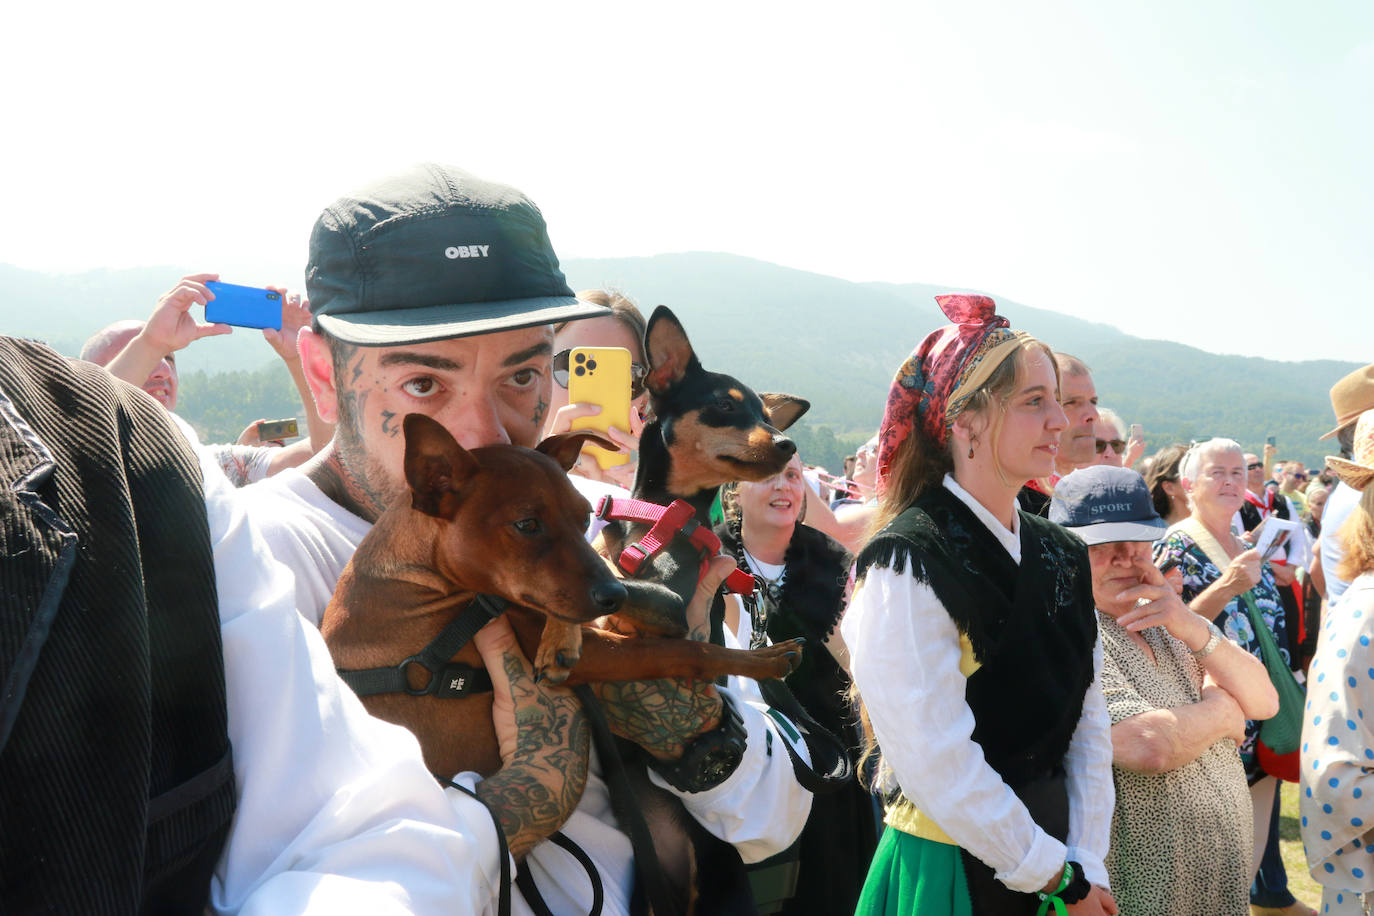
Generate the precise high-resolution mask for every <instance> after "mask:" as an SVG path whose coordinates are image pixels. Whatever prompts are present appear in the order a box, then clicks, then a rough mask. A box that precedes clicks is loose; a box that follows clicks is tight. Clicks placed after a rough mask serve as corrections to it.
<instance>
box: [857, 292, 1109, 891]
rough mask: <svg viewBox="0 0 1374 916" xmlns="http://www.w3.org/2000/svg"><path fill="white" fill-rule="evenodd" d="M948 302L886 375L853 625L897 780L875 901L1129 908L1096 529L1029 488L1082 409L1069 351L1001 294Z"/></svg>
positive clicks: (885, 754)
mask: <svg viewBox="0 0 1374 916" xmlns="http://www.w3.org/2000/svg"><path fill="white" fill-rule="evenodd" d="M936 301H937V302H939V304H940V307H941V309H943V310H944V312H945V314H946V315H947V316H949V318H950V319H951V320H952V321H953V322H955V324H953V325H950V326H947V327H944V328H941V329H939V330H937V331H935V332H934V333H932V334H931V335H930V336H928V337H927V338H926V339H925V340H924V341H923V342H922V343H921V344H920V345H919V346H918V347H917V348H916V351H915V352H914V353H913V354H912V355H911V358H910V359H908V360H907V362H906V363H905V364H904V365H903V366H902V367H901V369H899V370H898V373H897V376H896V378H895V380H894V381H893V384H892V388H891V391H890V393H889V394H888V400H887V408H886V411H885V413H884V416H883V424H882V429H881V432H880V446H879V450H878V490H879V494H880V495H879V519H878V524H879V526H880V528H881V530H880V531H879V532H878V533H877V534H876V535H875V536H874V537H873V539H872V540H871V541H870V542H869V544H868V545H867V547H865V548H864V550H863V551H862V553H861V554H860V556H859V559H858V575H859V577H860V583H859V585H858V587H857V590H856V592H855V595H854V598H853V601H852V603H851V605H850V607H849V610H848V611H847V612H846V615H845V619H844V622H843V624H842V625H841V633H842V634H843V637H844V640H845V643H846V644H847V646H848V647H849V651H850V663H851V673H852V675H853V678H854V682H855V685H856V687H857V691H858V693H859V695H860V697H861V700H862V703H863V707H864V710H865V712H866V718H867V720H868V722H869V724H870V725H871V729H870V734H869V738H870V740H873V739H876V744H877V746H878V748H880V753H881V759H880V762H879V765H878V777H877V782H878V785H879V787H880V788H881V789H882V790H883V791H884V792H885V793H886V794H887V797H888V800H889V801H888V805H887V814H886V818H885V820H886V823H887V829H886V830H885V831H884V833H883V837H882V840H881V842H880V844H879V848H878V852H877V854H876V856H875V857H874V860H873V865H872V867H871V868H870V870H869V873H868V880H867V882H866V883H865V885H864V891H863V895H862V897H861V899H860V901H859V907H858V910H857V912H858V913H860V914H898V913H901V914H909V913H941V914H971V913H978V914H994V916H1001V914H1026V916H1030V914H1033V913H1035V912H1036V911H1037V908H1041V909H1042V910H1043V909H1044V908H1045V907H1047V906H1048V905H1050V904H1053V905H1054V906H1055V910H1056V912H1059V913H1063V912H1065V910H1064V907H1065V906H1067V912H1069V913H1073V914H1093V916H1097V914H1104V913H1115V912H1116V904H1115V902H1114V901H1113V899H1112V896H1111V894H1110V892H1109V891H1108V890H1107V871H1106V867H1105V865H1104V859H1105V857H1106V853H1107V845H1108V841H1109V837H1110V832H1111V817H1112V807H1113V790H1112V778H1111V762H1112V748H1111V738H1110V730H1109V728H1110V727H1109V724H1108V719H1107V713H1106V705H1105V701H1104V700H1103V695H1102V688H1101V683H1100V670H1101V664H1102V654H1101V645H1100V643H1099V641H1098V638H1097V624H1096V618H1095V616H1094V610H1093V598H1092V577H1091V574H1090V571H1089V567H1088V555H1087V548H1086V547H1084V545H1083V542H1082V541H1080V540H1078V539H1077V538H1075V537H1074V536H1073V535H1071V534H1069V533H1067V532H1065V531H1063V530H1062V529H1060V528H1059V527H1058V526H1056V525H1053V524H1051V523H1050V522H1048V521H1046V520H1044V519H1041V518H1038V517H1035V516H1032V515H1029V514H1027V513H1025V512H1020V511H1018V509H1017V503H1016V495H1017V492H1018V491H1019V490H1020V487H1021V484H1022V483H1023V482H1024V481H1026V480H1028V479H1031V478H1036V477H1048V476H1049V475H1050V474H1051V473H1052V471H1053V469H1054V460H1055V456H1056V454H1057V452H1058V448H1059V439H1060V433H1061V432H1062V431H1063V429H1064V428H1065V426H1066V420H1065V416H1064V411H1063V410H1062V409H1061V408H1060V406H1059V402H1058V400H1057V398H1056V394H1057V390H1058V375H1057V372H1056V369H1055V363H1054V360H1053V358H1052V356H1051V354H1050V351H1049V349H1048V348H1047V347H1045V346H1044V345H1043V344H1041V343H1040V342H1039V341H1037V340H1035V339H1034V338H1032V337H1030V336H1028V335H1026V334H1025V333H1024V332H1015V331H1012V330H1011V329H1010V328H1009V327H1008V325H1007V321H1006V319H1004V318H1002V317H1000V316H998V315H996V314H994V308H995V306H994V304H993V301H992V300H991V299H989V298H987V297H984V296H940V297H938V298H937V300H936Z"/></svg>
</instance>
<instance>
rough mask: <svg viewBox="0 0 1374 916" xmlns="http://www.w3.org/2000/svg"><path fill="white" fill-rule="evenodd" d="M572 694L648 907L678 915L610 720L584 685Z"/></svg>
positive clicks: (656, 915)
mask: <svg viewBox="0 0 1374 916" xmlns="http://www.w3.org/2000/svg"><path fill="white" fill-rule="evenodd" d="M573 693H575V694H576V695H577V698H578V699H579V700H581V701H582V708H583V709H585V710H586V711H587V721H588V722H589V723H590V724H591V727H592V742H593V743H594V744H595V745H596V754H597V756H598V757H600V758H601V767H602V769H603V770H604V772H605V776H606V788H607V790H608V791H609V793H610V796H611V810H612V811H614V812H615V817H616V820H617V821H618V822H619V823H620V827H621V829H622V830H624V831H625V832H626V833H627V834H629V835H630V846H631V848H632V849H633V850H634V861H635V875H636V876H637V877H638V878H639V883H640V886H641V887H643V888H644V890H645V894H646V896H647V897H648V898H649V907H650V909H651V910H652V911H653V914H654V916H681V914H682V908H681V907H680V906H678V900H677V897H676V896H675V895H674V894H673V893H672V891H671V890H670V889H669V887H668V878H667V876H666V875H664V873H663V865H662V864H661V863H660V862H659V861H658V852H657V850H655V849H654V838H653V836H652V835H650V833H649V825H648V824H647V823H645V821H644V814H643V812H642V811H640V809H639V807H638V806H637V805H635V804H634V799H633V795H632V790H631V788H630V778H629V775H628V774H627V773H626V772H625V762H624V761H623V760H621V759H620V752H619V751H618V750H617V749H616V746H615V741H614V740H613V737H612V735H611V726H610V723H608V722H607V721H606V713H605V710H603V709H602V708H601V702H600V701H599V700H597V698H596V694H594V693H593V692H592V689H591V687H590V686H588V685H587V684H578V685H577V686H575V687H573Z"/></svg>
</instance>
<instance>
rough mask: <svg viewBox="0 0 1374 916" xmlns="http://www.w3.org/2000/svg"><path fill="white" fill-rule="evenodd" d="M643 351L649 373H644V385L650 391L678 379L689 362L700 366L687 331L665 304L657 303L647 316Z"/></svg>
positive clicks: (663, 388) (659, 390)
mask: <svg viewBox="0 0 1374 916" xmlns="http://www.w3.org/2000/svg"><path fill="white" fill-rule="evenodd" d="M644 352H645V354H647V356H648V359H649V374H648V375H647V376H645V377H644V385H645V387H646V388H648V389H649V391H650V392H652V393H653V394H663V392H665V391H667V390H668V389H669V388H672V387H673V386H674V385H676V384H677V383H678V382H680V381H682V378H683V376H685V375H686V374H687V370H688V369H689V368H691V367H692V365H693V364H696V366H697V367H698V368H700V366H701V364H700V363H698V362H697V355H696V352H695V351H693V350H692V342H691V341H689V340H688V339H687V332H686V331H684V330H683V329H682V322H680V321H678V320H677V316H676V315H674V314H673V311H672V309H670V308H668V306H666V305H660V306H659V307H658V308H656V309H654V313H653V314H652V315H650V316H649V325H648V329H647V330H646V331H645V332H644Z"/></svg>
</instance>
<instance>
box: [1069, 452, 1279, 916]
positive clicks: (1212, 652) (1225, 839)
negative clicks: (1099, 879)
mask: <svg viewBox="0 0 1374 916" xmlns="http://www.w3.org/2000/svg"><path fill="white" fill-rule="evenodd" d="M1049 517H1050V521H1052V522H1055V523H1056V524H1059V525H1062V526H1063V527H1064V528H1066V529H1067V530H1069V531H1072V532H1073V533H1074V534H1076V535H1078V536H1079V537H1080V538H1082V539H1083V540H1084V541H1085V542H1086V543H1087V544H1088V559H1089V561H1090V564H1091V568H1092V579H1093V600H1094V602H1095V603H1096V605H1097V616H1098V626H1099V628H1100V631H1101V636H1102V651H1103V665H1102V690H1103V693H1104V694H1105V695H1106V699H1107V711H1108V714H1109V715H1110V716H1111V720H1112V747H1113V751H1112V779H1113V782H1114V784H1115V787H1116V808H1115V810H1114V812H1113V816H1112V842H1111V851H1110V853H1109V854H1108V856H1107V870H1108V872H1109V873H1110V875H1111V882H1112V893H1113V894H1115V895H1116V899H1117V902H1118V903H1119V904H1120V906H1121V911H1122V912H1123V913H1159V914H1176V916H1189V914H1194V913H1211V914H1219V916H1226V914H1230V916H1247V914H1248V913H1249V912H1250V881H1251V878H1252V876H1253V874H1254V866H1257V865H1258V862H1257V860H1256V859H1255V858H1254V856H1253V849H1252V846H1253V835H1252V825H1253V817H1254V815H1253V812H1252V808H1251V800H1250V793H1249V791H1248V789H1247V788H1246V781H1245V771H1244V769H1243V767H1242V766H1241V763H1240V757H1239V756H1238V755H1237V753H1236V746H1237V744H1238V743H1239V742H1240V741H1242V740H1244V736H1245V723H1246V719H1265V718H1268V717H1269V716H1272V715H1273V714H1274V713H1275V712H1276V711H1277V710H1278V696H1277V694H1276V693H1275V691H1274V688H1273V686H1272V684H1271V683H1270V682H1269V677H1268V674H1267V672H1266V671H1265V669H1264V666H1263V664H1261V663H1260V661H1259V660H1258V659H1256V658H1255V657H1254V656H1252V655H1250V654H1249V653H1248V652H1246V651H1244V650H1243V649H1241V648H1240V647H1239V646H1237V645H1236V644H1234V643H1232V642H1229V641H1228V640H1227V639H1226V637H1225V636H1224V635H1222V633H1221V631H1220V630H1219V629H1218V628H1217V626H1216V624H1213V623H1211V622H1209V621H1207V620H1206V619H1204V618H1203V617H1200V616H1199V615H1197V614H1195V613H1194V612H1193V611H1192V610H1190V609H1189V608H1188V606H1187V605H1185V604H1184V603H1183V601H1182V600H1181V599H1180V598H1179V596H1178V595H1177V594H1176V593H1175V592H1174V590H1173V589H1172V588H1170V587H1169V585H1168V584H1167V583H1166V582H1165V581H1164V577H1163V576H1162V575H1160V573H1159V570H1157V569H1155V567H1154V565H1153V564H1152V562H1151V558H1150V544H1151V543H1152V542H1153V541H1155V540H1156V539H1157V538H1159V537H1160V536H1161V535H1163V533H1164V530H1165V524H1164V522H1163V521H1162V520H1161V519H1160V518H1159V516H1158V515H1157V514H1156V513H1155V511H1154V507H1153V505H1152V504H1151V500H1150V491H1149V488H1148V487H1146V486H1145V482H1144V480H1142V479H1141V477H1140V475H1139V474H1137V473H1135V472H1134V471H1132V470H1130V469H1128V468H1116V467H1107V466H1100V467H1091V468H1085V469H1083V470H1080V471H1076V472H1075V473H1073V474H1071V475H1069V476H1068V477H1065V478H1064V479H1063V480H1061V481H1060V482H1059V485H1058V486H1057V487H1056V488H1055V491H1054V498H1053V500H1052V501H1051V503H1050V514H1049ZM1264 813H1265V814H1267V813H1268V807H1267V806H1265V812H1264Z"/></svg>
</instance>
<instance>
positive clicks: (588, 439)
mask: <svg viewBox="0 0 1374 916" xmlns="http://www.w3.org/2000/svg"><path fill="white" fill-rule="evenodd" d="M587 443H591V444H592V445H599V446H601V447H602V448H604V449H605V450H606V451H608V452H618V451H620V446H618V445H616V444H615V443H614V442H612V441H611V440H610V439H607V438H606V437H605V436H603V435H601V434H600V433H597V432H592V431H591V430H578V431H577V432H575V433H563V434H562V435H558V436H549V438H547V439H545V440H544V441H543V442H540V443H539V444H538V445H536V446H535V447H534V450H535V451H537V452H542V453H543V454H545V455H548V456H549V457H550V458H552V459H553V460H554V461H556V462H558V466H559V467H561V468H562V469H563V470H565V471H571V470H572V469H573V465H575V464H577V456H578V455H580V454H582V446H583V445H586V444H587Z"/></svg>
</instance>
